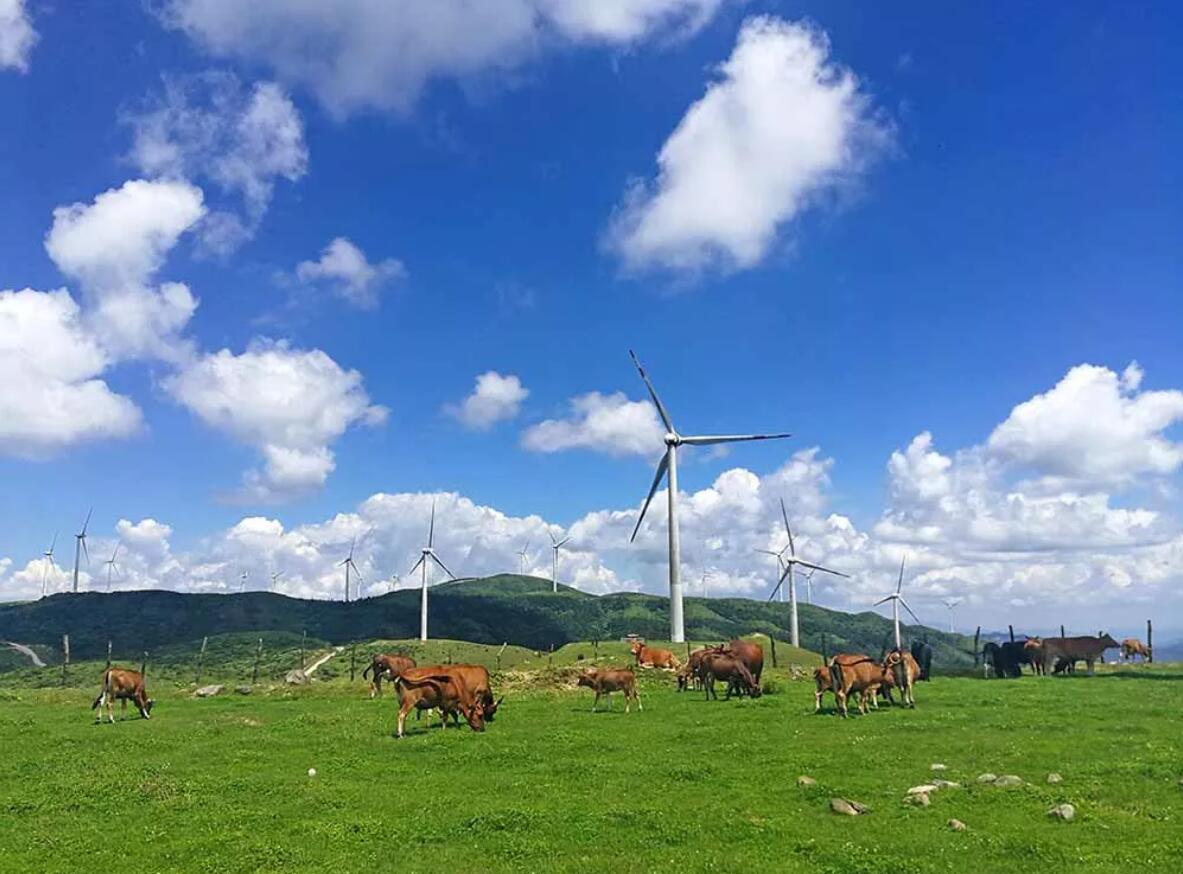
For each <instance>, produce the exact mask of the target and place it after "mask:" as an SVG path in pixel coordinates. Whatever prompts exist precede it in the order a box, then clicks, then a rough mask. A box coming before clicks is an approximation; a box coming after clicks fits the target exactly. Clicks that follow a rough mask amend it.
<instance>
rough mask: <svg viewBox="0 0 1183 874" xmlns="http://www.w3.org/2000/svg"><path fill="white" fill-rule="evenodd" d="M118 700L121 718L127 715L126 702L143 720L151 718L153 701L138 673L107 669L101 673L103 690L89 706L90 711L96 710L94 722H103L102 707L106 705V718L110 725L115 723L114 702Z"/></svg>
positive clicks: (142, 677) (121, 669)
mask: <svg viewBox="0 0 1183 874" xmlns="http://www.w3.org/2000/svg"><path fill="white" fill-rule="evenodd" d="M116 699H119V702H120V703H119V706H120V714H121V716H126V715H127V702H128V700H131V701H132V702H134V703H135V705H136V707H137V708H138V709H139V711H140V716H142V717H144V719H151V718H152V704H153V701H152V699H151V698H149V697H148V693H147V691H145V689H144V675H143V674H141V673H140V672H139V671H129V670H127V669H125V668H107V670H105V671H103V690H102V691H101V692H99V697H98V698H95V699H94V703H93V704H91V705H90V709H91V710H95V709H97V710H98V711H99V712H98V715H97V716H96V717H95V722H102V721H103V705H104V704H106V705H107V717H108V718H109V719H110V720H111V723H112V724H114V722H115V706H114V704H115V700H116Z"/></svg>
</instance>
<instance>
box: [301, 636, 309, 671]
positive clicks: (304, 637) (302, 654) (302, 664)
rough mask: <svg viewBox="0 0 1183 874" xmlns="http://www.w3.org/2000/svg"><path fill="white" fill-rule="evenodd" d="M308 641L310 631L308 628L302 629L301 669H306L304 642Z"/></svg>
mask: <svg viewBox="0 0 1183 874" xmlns="http://www.w3.org/2000/svg"><path fill="white" fill-rule="evenodd" d="M307 641H308V631H307V630H304V631H301V632H300V670H301V671H302V670H304V665H305V664H306V662H305V661H304V644H305V643H307Z"/></svg>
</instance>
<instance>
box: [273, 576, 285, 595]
mask: <svg viewBox="0 0 1183 874" xmlns="http://www.w3.org/2000/svg"><path fill="white" fill-rule="evenodd" d="M282 576H283V571H272V573H271V591H273V592H274V591H275V586H276V583H278V582H279V578H280V577H282Z"/></svg>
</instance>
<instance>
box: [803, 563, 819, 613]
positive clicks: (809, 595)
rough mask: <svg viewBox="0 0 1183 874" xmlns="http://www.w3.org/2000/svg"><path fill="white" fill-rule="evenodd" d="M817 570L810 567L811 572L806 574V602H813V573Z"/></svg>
mask: <svg viewBox="0 0 1183 874" xmlns="http://www.w3.org/2000/svg"><path fill="white" fill-rule="evenodd" d="M815 573H817V571H815V570H813V569H812V568H810V570H809V573H807V574H806V575H805V603H806V604H810V605H812V604H813V575H814V574H815Z"/></svg>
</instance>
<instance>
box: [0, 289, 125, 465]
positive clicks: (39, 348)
mask: <svg viewBox="0 0 1183 874" xmlns="http://www.w3.org/2000/svg"><path fill="white" fill-rule="evenodd" d="M107 365H108V359H107V356H106V354H105V353H104V352H103V350H102V349H101V348H100V346H99V345H98V343H96V342H95V340H94V338H93V337H91V336H90V335H89V334H88V333H87V332H86V330H85V329H84V328H83V326H82V321H81V318H80V315H79V311H78V306H77V304H75V303H74V300H73V299H72V298H71V297H70V295H69V294H68V293H67V292H65V291H64V290H62V291H53V292H40V291H34V290H32V289H28V288H26V289H24V290H23V291H0V374H2V375H3V377H2V378H0V454H4V455H15V456H20V457H43V456H45V455H48V454H51V453H53V452H55V451H58V450H61V449H64V448H66V447H69V446H73V445H76V444H78V443H81V442H83V441H86V440H96V439H103V438H121V437H127V436H129V435H131V434H134V433H135V432H136V431H137V430H139V428H140V423H141V417H140V411H139V409H138V408H137V407H136V405H135V404H134V403H132V401H131V400H129V399H128V398H126V397H124V396H122V395H119V394H116V393H115V392H113V391H111V389H110V387H109V386H108V385H107V383H105V382H104V381H103V380H101V379H99V378H98V377H99V376H100V375H101V374H102V373H103V371H104V370H105V369H106V367H107Z"/></svg>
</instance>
